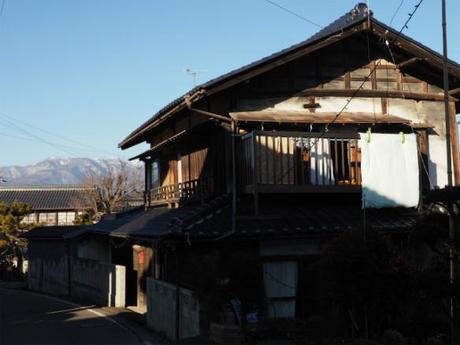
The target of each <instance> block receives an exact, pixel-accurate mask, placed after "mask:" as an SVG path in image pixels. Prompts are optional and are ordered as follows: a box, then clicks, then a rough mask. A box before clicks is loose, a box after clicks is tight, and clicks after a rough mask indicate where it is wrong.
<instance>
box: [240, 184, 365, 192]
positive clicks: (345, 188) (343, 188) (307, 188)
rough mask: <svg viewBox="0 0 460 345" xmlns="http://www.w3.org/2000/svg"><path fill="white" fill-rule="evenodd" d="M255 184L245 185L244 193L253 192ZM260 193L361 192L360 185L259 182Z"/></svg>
mask: <svg viewBox="0 0 460 345" xmlns="http://www.w3.org/2000/svg"><path fill="white" fill-rule="evenodd" d="M254 188H256V187H255V186H254V185H249V186H245V187H244V188H243V190H244V193H247V194H252V193H253V192H254ZM257 191H258V193H262V194H264V193H269V194H270V193H275V194H278V193H280V194H301V193H325V194H335V193H339V194H342V193H361V186H359V185H345V184H344V185H334V186H316V185H296V184H258V185H257Z"/></svg>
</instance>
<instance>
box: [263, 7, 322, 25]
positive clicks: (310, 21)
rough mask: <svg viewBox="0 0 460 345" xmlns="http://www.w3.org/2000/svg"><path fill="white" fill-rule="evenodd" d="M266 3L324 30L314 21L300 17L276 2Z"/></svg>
mask: <svg viewBox="0 0 460 345" xmlns="http://www.w3.org/2000/svg"><path fill="white" fill-rule="evenodd" d="M265 1H266V2H268V3H269V4H271V5H273V6H275V7H278V8H279V9H281V10H283V11H285V12H287V13H289V14H292V15H293V16H295V17H297V18H299V19H301V20H303V21H305V22H307V23H310V24H312V25H315V26H317V27H319V28H320V29H322V28H323V26H322V25H319V24H317V23H315V22H314V21H312V20H310V19H308V18H305V17H304V16H302V15H300V14H298V13H296V12H294V11H292V10H290V9H288V8H286V7H284V6H281V5H280V4H277V3H276V2H274V1H272V0H265Z"/></svg>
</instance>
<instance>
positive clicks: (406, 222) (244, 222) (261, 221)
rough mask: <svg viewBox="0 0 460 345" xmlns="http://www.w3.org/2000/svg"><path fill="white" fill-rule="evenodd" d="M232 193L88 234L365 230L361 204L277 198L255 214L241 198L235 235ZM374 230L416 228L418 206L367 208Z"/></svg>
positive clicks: (201, 235) (130, 217)
mask: <svg viewBox="0 0 460 345" xmlns="http://www.w3.org/2000/svg"><path fill="white" fill-rule="evenodd" d="M229 201H230V200H229V198H228V197H222V198H218V199H216V200H213V201H211V202H209V203H207V204H204V205H201V204H200V205H195V206H193V205H189V206H183V207H180V208H176V209H168V208H166V207H159V208H151V209H148V210H143V209H139V210H137V211H134V212H130V213H128V214H126V215H121V216H119V217H118V218H114V219H105V220H102V221H101V222H99V223H98V224H95V225H92V226H89V227H87V228H85V231H84V233H85V234H91V233H93V234H100V235H106V236H110V237H122V238H131V239H136V240H142V239H145V240H149V239H160V238H163V239H167V238H170V239H172V240H179V241H189V240H190V241H192V240H214V239H216V238H219V237H221V236H227V235H229V234H231V237H232V238H243V239H244V238H246V239H249V238H259V239H260V238H261V237H263V238H269V237H284V236H286V237H296V236H302V237H305V236H311V235H313V236H318V235H331V234H337V233H341V232H345V231H350V230H353V229H362V227H363V220H364V213H363V211H362V209H361V207H360V204H359V203H357V202H350V203H348V204H347V203H343V204H342V205H339V204H338V203H337V204H334V205H330V203H327V202H326V203H318V204H317V205H314V204H307V203H305V204H301V203H297V204H296V203H291V204H289V205H288V204H285V203H284V202H274V203H269V204H266V205H264V207H263V208H261V210H262V213H261V215H260V216H257V217H255V216H253V215H252V213H251V212H250V211H248V210H251V203H250V202H249V200H248V201H247V202H246V201H244V200H241V201H240V202H239V203H238V207H239V211H238V217H237V219H236V228H235V232H233V233H232V225H231V224H232V209H231V206H230V202H229ZM365 217H366V223H367V225H368V227H369V228H373V229H376V230H379V231H389V232H393V231H407V230H409V229H411V228H412V227H414V226H415V224H416V221H417V217H418V213H417V211H416V210H414V209H404V208H392V209H372V210H366V214H365Z"/></svg>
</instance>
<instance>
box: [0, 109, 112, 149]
mask: <svg viewBox="0 0 460 345" xmlns="http://www.w3.org/2000/svg"><path fill="white" fill-rule="evenodd" d="M0 117H3V118H7V119H9V120H10V121H15V122H17V123H20V124H22V125H24V126H28V127H30V128H33V129H35V130H39V131H41V132H43V133H46V134H50V135H52V136H54V137H57V138H60V139H62V140H65V141H67V142H69V143H72V144H76V145H78V146H79V147H75V146H74V147H73V148H74V149H77V150H83V151H91V152H99V153H104V154H108V155H117V154H116V153H115V152H109V151H106V150H103V149H100V148H98V147H95V146H92V145H89V144H83V143H81V142H79V141H77V140H74V139H70V138H68V137H65V136H63V135H60V134H57V133H55V132H52V131H49V130H46V129H43V128H40V127H38V126H35V125H32V124H30V123H27V122H25V121H22V120H19V119H17V118H14V117H12V116H10V115H7V114H5V113H0ZM64 146H66V147H69V148H72V146H68V145H64Z"/></svg>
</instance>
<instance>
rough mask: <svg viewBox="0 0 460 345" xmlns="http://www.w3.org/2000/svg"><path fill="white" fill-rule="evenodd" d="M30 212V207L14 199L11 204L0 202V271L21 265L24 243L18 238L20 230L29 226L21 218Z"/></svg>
mask: <svg viewBox="0 0 460 345" xmlns="http://www.w3.org/2000/svg"><path fill="white" fill-rule="evenodd" d="M29 213H32V207H30V206H29V205H27V204H24V203H21V202H18V201H14V202H13V203H12V204H11V205H8V204H6V203H3V202H0V271H5V270H12V269H13V268H14V266H15V264H14V261H15V260H17V261H16V266H17V268H18V269H20V268H21V266H22V260H23V251H24V248H25V243H24V241H23V240H21V239H20V238H19V234H20V232H21V231H22V230H27V229H29V228H30V226H31V225H30V224H21V221H22V220H23V218H24V217H25V216H26V215H27V214H29Z"/></svg>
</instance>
